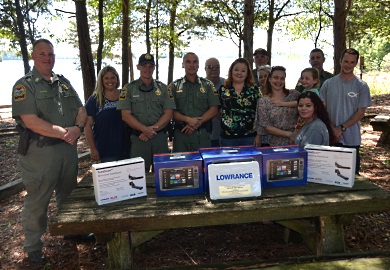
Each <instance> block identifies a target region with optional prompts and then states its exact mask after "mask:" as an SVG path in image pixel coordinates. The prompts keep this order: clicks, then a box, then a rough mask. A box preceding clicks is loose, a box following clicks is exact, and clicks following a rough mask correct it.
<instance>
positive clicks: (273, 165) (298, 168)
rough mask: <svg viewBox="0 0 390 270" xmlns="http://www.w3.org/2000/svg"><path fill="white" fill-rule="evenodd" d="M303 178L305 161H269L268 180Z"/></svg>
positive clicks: (297, 159)
mask: <svg viewBox="0 0 390 270" xmlns="http://www.w3.org/2000/svg"><path fill="white" fill-rule="evenodd" d="M302 177H303V159H300V158H295V159H277V160H268V161H267V180H268V181H281V180H283V181H284V180H297V179H302Z"/></svg>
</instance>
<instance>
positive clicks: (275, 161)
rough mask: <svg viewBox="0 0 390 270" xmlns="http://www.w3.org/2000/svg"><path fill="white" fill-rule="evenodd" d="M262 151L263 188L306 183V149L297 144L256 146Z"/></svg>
mask: <svg viewBox="0 0 390 270" xmlns="http://www.w3.org/2000/svg"><path fill="white" fill-rule="evenodd" d="M258 149H259V150H260V151H261V152H262V153H263V166H262V168H263V171H262V185H263V188H269V187H283V186H299V185H306V184H307V151H306V150H305V149H303V148H301V147H300V146H298V145H290V146H280V147H261V148H258Z"/></svg>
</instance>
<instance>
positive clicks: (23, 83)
mask: <svg viewBox="0 0 390 270" xmlns="http://www.w3.org/2000/svg"><path fill="white" fill-rule="evenodd" d="M82 106H83V104H82V102H81V100H80V98H79V96H78V94H77V92H76V90H75V89H74V88H73V87H72V85H71V84H70V82H69V81H68V80H67V79H66V78H65V77H63V76H62V75H57V74H54V73H52V80H51V81H47V80H45V79H44V78H43V77H42V75H41V74H40V73H39V72H38V71H37V70H36V69H35V67H34V68H33V70H32V71H31V72H29V73H27V74H26V75H25V76H24V77H22V78H21V79H19V80H18V81H17V82H16V84H15V85H14V87H13V98H12V116H13V117H14V118H15V120H16V122H17V123H18V124H22V120H21V119H20V117H19V116H20V115H23V114H34V115H37V116H38V117H39V118H42V119H43V120H45V121H47V122H49V123H52V124H53V125H58V126H61V127H70V126H74V124H75V119H76V116H77V113H78V108H79V107H82Z"/></svg>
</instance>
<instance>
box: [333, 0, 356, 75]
mask: <svg viewBox="0 0 390 270" xmlns="http://www.w3.org/2000/svg"><path fill="white" fill-rule="evenodd" d="M351 6H352V0H334V17H333V38H334V60H333V61H334V74H338V73H339V72H340V59H341V54H342V52H343V51H344V50H345V49H346V39H345V26H346V20H347V15H348V12H349V10H350V9H351Z"/></svg>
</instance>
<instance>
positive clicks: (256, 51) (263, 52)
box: [253, 48, 268, 56]
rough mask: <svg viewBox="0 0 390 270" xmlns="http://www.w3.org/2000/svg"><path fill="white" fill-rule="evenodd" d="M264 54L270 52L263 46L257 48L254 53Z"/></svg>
mask: <svg viewBox="0 0 390 270" xmlns="http://www.w3.org/2000/svg"><path fill="white" fill-rule="evenodd" d="M258 53H259V54H262V55H266V56H268V52H267V50H265V49H263V48H258V49H256V50H255V52H254V53H253V56H255V55H256V54H258Z"/></svg>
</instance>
